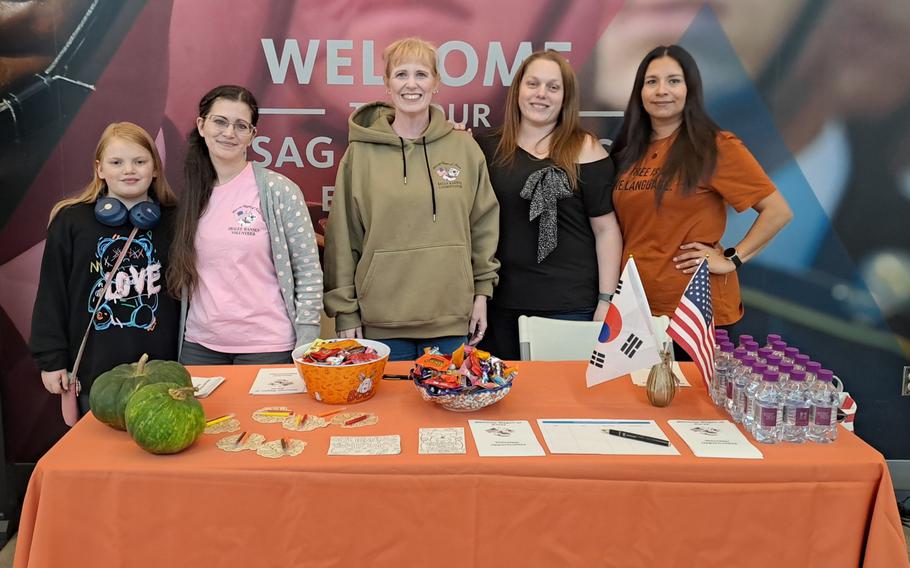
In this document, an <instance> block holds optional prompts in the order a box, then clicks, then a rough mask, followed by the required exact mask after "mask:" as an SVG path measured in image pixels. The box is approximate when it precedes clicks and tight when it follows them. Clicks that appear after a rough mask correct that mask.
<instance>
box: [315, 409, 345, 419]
mask: <svg viewBox="0 0 910 568" xmlns="http://www.w3.org/2000/svg"><path fill="white" fill-rule="evenodd" d="M343 410H347V408H339V409H338V410H329V411H328V412H323V413H322V414H317V415H316V416H318V417H319V418H325V417H326V416H331V415H333V414H338V413H339V412H341V411H343Z"/></svg>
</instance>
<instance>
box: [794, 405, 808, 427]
mask: <svg viewBox="0 0 910 568" xmlns="http://www.w3.org/2000/svg"><path fill="white" fill-rule="evenodd" d="M793 424H794V425H795V426H808V425H809V407H808V406H807V407H805V408H797V409H796V412H795V416H794V417H793Z"/></svg>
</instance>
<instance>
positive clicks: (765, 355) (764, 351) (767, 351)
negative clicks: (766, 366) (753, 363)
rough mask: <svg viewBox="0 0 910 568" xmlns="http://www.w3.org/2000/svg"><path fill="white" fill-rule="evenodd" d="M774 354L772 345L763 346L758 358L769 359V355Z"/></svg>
mask: <svg viewBox="0 0 910 568" xmlns="http://www.w3.org/2000/svg"><path fill="white" fill-rule="evenodd" d="M771 355H774V350H773V349H771V348H770V347H762V348H760V349H759V350H758V360H759V361H765V362H767V361H768V357H770V356H771Z"/></svg>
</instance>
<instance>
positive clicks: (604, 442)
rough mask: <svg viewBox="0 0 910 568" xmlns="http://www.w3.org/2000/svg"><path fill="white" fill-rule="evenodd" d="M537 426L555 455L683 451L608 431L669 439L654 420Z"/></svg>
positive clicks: (557, 421)
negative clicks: (619, 435)
mask: <svg viewBox="0 0 910 568" xmlns="http://www.w3.org/2000/svg"><path fill="white" fill-rule="evenodd" d="M537 425H538V426H539V427H540V431H541V433H543V439H544V441H545V442H546V443H547V448H548V449H549V450H550V453H551V454H608V455H637V456H678V455H679V450H677V449H676V448H675V447H673V444H672V443H671V444H670V445H669V446H661V445H658V444H652V443H650V442H642V441H640V440H631V439H628V438H620V437H617V436H613V435H611V434H609V433H608V430H610V429H614V430H622V431H624V432H631V433H633V434H642V435H644V436H650V437H652V438H660V439H662V440H668V438H667V436H666V435H665V434H664V432H663V430H661V429H660V426H658V425H657V423H656V422H655V421H653V420H628V419H617V420H610V419H601V418H547V419H543V418H541V419H538V420H537Z"/></svg>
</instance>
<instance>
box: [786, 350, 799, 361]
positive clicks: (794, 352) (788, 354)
mask: <svg viewBox="0 0 910 568" xmlns="http://www.w3.org/2000/svg"><path fill="white" fill-rule="evenodd" d="M797 355H799V349H797V348H796V347H787V348H786V349H784V357H789V358H790V359H794V360H795V359H796V356H797Z"/></svg>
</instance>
